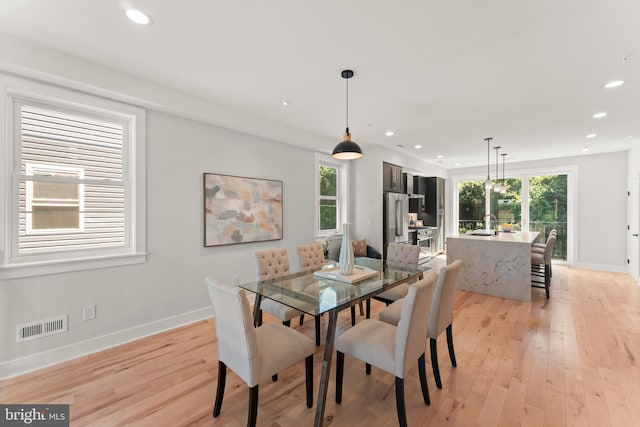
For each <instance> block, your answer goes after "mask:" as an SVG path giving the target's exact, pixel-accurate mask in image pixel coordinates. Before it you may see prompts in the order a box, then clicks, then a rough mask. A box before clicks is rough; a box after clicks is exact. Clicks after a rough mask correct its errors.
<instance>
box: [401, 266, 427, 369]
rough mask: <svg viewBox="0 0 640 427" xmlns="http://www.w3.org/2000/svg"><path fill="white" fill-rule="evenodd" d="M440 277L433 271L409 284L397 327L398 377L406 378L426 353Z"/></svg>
mask: <svg viewBox="0 0 640 427" xmlns="http://www.w3.org/2000/svg"><path fill="white" fill-rule="evenodd" d="M437 279H438V275H437V273H436V272H435V271H431V272H429V273H427V274H426V275H425V276H424V278H423V279H422V280H420V281H418V282H417V283H414V284H413V285H411V286H409V292H408V293H407V296H406V297H405V299H404V303H403V304H402V310H401V312H400V321H399V322H398V326H397V329H396V343H395V344H396V345H395V354H394V360H395V373H394V374H395V376H396V377H398V378H404V374H405V372H406V370H407V369H408V368H409V367H411V366H413V364H414V363H415V362H416V360H418V358H419V357H420V355H421V354H422V353H424V350H425V340H426V339H427V321H428V319H429V308H430V307H431V298H432V297H433V291H434V289H435V283H436V280H437Z"/></svg>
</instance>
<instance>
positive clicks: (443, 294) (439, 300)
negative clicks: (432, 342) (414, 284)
mask: <svg viewBox="0 0 640 427" xmlns="http://www.w3.org/2000/svg"><path fill="white" fill-rule="evenodd" d="M461 265H462V261H461V260H459V259H458V260H455V261H454V262H452V263H451V264H449V265H447V266H446V267H442V268H441V269H440V274H439V275H438V283H437V284H436V290H435V292H434V294H433V300H432V302H431V313H430V314H429V332H428V335H429V337H430V338H437V337H438V335H439V334H440V332H442V331H444V330H445V329H446V328H447V326H449V325H450V324H451V323H452V322H453V304H454V302H455V297H456V284H457V283H458V274H459V273H460V266H461Z"/></svg>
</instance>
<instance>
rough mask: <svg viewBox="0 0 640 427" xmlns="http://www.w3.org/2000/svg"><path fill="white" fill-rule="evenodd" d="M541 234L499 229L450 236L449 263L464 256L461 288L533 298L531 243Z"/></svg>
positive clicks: (504, 295) (501, 295)
mask: <svg viewBox="0 0 640 427" xmlns="http://www.w3.org/2000/svg"><path fill="white" fill-rule="evenodd" d="M484 231H486V230H478V231H477V232H478V233H481V232H484ZM486 234H489V233H486ZM539 235H540V233H538V232H524V231H515V232H511V233H508V232H502V231H499V232H498V233H493V232H492V233H491V234H490V235H475V234H471V233H468V234H460V235H456V236H451V237H447V263H451V262H453V261H455V260H456V259H461V260H462V267H461V269H460V276H459V278H458V289H463V290H466V291H471V292H478V293H481V294H487V295H494V296H498V297H503V298H510V299H516V300H520V301H531V245H532V243H534V242H536V241H537V240H538V239H539Z"/></svg>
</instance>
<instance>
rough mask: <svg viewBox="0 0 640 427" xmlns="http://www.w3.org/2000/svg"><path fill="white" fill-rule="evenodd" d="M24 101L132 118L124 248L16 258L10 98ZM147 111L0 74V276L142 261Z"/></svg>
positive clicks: (14, 157) (14, 162) (14, 155)
mask: <svg viewBox="0 0 640 427" xmlns="http://www.w3.org/2000/svg"><path fill="white" fill-rule="evenodd" d="M16 98H19V99H27V100H30V101H35V102H43V103H46V104H51V105H57V106H60V107H61V108H65V107H66V108H76V109H81V110H84V111H94V112H96V113H100V112H102V111H107V112H109V114H112V115H113V114H114V113H115V114H116V115H118V116H121V118H122V119H124V120H128V121H129V120H130V121H131V125H130V126H129V129H128V131H129V135H128V138H129V140H135V141H136V144H135V147H134V149H129V151H128V155H126V156H125V160H124V167H125V168H127V169H128V170H135V171H136V173H135V174H131V176H130V177H129V182H128V183H127V185H129V187H128V191H127V194H128V199H127V203H126V205H127V208H126V212H125V218H126V221H127V223H128V224H129V225H130V232H129V233H128V235H129V240H128V244H127V245H126V247H125V248H124V249H122V248H118V249H116V250H114V249H106V250H104V251H99V250H98V251H77V252H76V253H75V255H73V256H72V255H71V254H66V255H65V256H60V255H59V254H58V255H56V254H53V255H51V256H47V257H45V258H42V257H40V258H36V257H28V256H20V257H16V256H15V254H17V252H16V250H15V248H17V238H18V237H17V230H18V218H17V208H16V202H15V201H14V199H15V200H17V194H16V191H17V188H18V183H17V180H18V178H17V174H15V173H14V171H15V169H14V168H16V167H18V164H19V163H18V164H17V160H18V157H17V150H16V147H15V143H16V142H15V141H16V135H15V129H16V128H17V127H16V121H17V120H19V117H15V114H14V111H13V105H14V100H15V99H16ZM145 114H146V113H145V110H144V109H143V108H140V107H136V106H132V105H128V104H123V103H120V102H117V101H112V100H109V99H105V98H102V97H99V96H94V95H91V94H85V93H81V92H77V91H73V90H69V89H65V88H61V87H58V86H53V85H48V84H43V83H39V82H34V81H30V80H24V79H21V78H17V77H12V76H7V75H4V74H0V135H2V136H3V138H2V140H0V153H2V154H3V155H2V157H3V158H4V161H0V177H2V182H3V184H2V185H0V242H2V245H3V246H1V247H0V251H2V252H1V253H0V280H2V279H13V278H19V277H30V276H39V275H44V274H54V273H64V272H70V271H80V270H89V269H95V268H103V267H113V266H121V265H130V264H138V263H143V262H145V261H146V230H145V216H146V206H145V188H146V183H145V176H146V172H145V153H146V148H145V145H146V144H145V140H146V132H145V129H146V123H145V119H146V118H145Z"/></svg>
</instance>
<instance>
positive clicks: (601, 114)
mask: <svg viewBox="0 0 640 427" xmlns="http://www.w3.org/2000/svg"><path fill="white" fill-rule="evenodd" d="M606 116H607V113H605V112H604V111H601V112H599V113H595V114H594V115H593V118H594V119H601V118H603V117H606Z"/></svg>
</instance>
